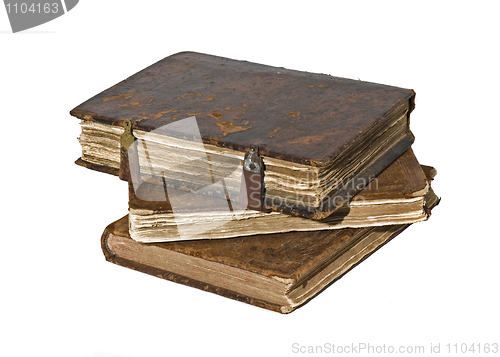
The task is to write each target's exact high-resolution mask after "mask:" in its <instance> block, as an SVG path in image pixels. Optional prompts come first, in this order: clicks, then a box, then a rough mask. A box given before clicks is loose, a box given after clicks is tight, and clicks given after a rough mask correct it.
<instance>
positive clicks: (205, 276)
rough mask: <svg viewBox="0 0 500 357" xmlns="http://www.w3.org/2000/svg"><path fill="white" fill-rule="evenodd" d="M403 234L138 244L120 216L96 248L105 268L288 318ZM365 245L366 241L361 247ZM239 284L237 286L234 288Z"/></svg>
mask: <svg viewBox="0 0 500 357" xmlns="http://www.w3.org/2000/svg"><path fill="white" fill-rule="evenodd" d="M407 226H408V225H400V226H384V227H372V228H358V229H354V228H352V229H351V228H347V229H341V230H336V231H328V232H325V231H320V232H293V233H280V234H267V235H261V236H251V237H241V238H231V239H214V240H197V241H184V242H169V243H148V244H146V243H139V242H136V241H134V240H133V239H131V238H130V237H129V234H128V218H127V216H125V217H123V218H122V219H120V220H118V221H116V222H113V223H112V224H110V225H109V226H108V227H107V228H106V229H105V231H104V233H103V235H102V238H101V247H102V250H103V252H104V255H105V257H106V260H108V261H110V262H112V263H115V264H118V265H121V266H124V267H127V268H130V269H134V270H137V271H140V272H143V273H147V274H150V275H153V276H156V277H159V278H162V279H166V280H171V281H174V282H176V283H180V284H184V285H187V286H191V287H194V288H197V289H201V290H205V291H209V292H211V293H215V294H218V295H222V296H224V297H227V298H231V299H234V300H238V301H242V302H245V303H248V304H252V305H255V306H258V307H262V308H266V309H269V310H273V311H277V312H281V313H289V312H291V311H293V310H295V309H296V308H298V307H299V306H301V305H303V304H304V303H306V302H307V301H309V300H310V299H311V298H313V297H314V296H315V295H317V294H318V293H320V292H321V291H322V290H323V289H324V288H326V287H327V286H328V285H330V284H331V283H333V282H334V281H335V280H337V279H339V278H340V277H342V276H343V275H344V274H345V273H346V272H347V271H349V270H350V269H352V268H353V267H354V266H355V265H357V264H359V262H361V261H362V260H364V259H366V258H367V257H368V256H369V255H370V254H372V253H373V252H374V251H375V250H377V249H378V248H380V247H381V246H382V245H384V244H385V243H387V242H388V241H389V240H391V239H392V238H394V237H395V236H396V235H398V234H399V233H400V232H401V231H403V230H404V229H405V228H406V227H407ZM368 238H369V241H367V242H363V240H364V239H368ZM356 244H359V245H360V246H359V249H353V248H354V247H356ZM350 249H353V250H352V251H350ZM172 253H173V254H172ZM155 258H156V259H155ZM336 259H339V261H340V260H341V262H340V264H335V260H336ZM331 265H336V266H334V267H332V268H331V269H328V271H327V273H326V274H321V271H320V270H321V269H324V268H325V267H328V266H331ZM218 268H219V269H221V270H220V271H218V270H217V269H218ZM325 269H326V268H325ZM323 275H325V276H323ZM239 281H241V282H242V284H237V283H238V282H239ZM280 287H281V288H280ZM306 287H307V289H305V288H306ZM266 289H269V291H267V290H266ZM256 291H257V292H256ZM262 295H264V296H262Z"/></svg>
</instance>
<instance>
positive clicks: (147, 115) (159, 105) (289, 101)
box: [71, 52, 415, 220]
mask: <svg viewBox="0 0 500 357" xmlns="http://www.w3.org/2000/svg"><path fill="white" fill-rule="evenodd" d="M414 95H415V94H414V92H413V91H412V90H408V89H402V88H397V87H392V86H388V85H382V84H375V83H368V82H363V81H359V80H350V79H344V78H338V77H333V76H330V75H324V74H315V73H308V72H300V71H295V70H289V69H284V68H278V67H271V66H266V65H261V64H256V63H251V62H247V61H238V60H232V59H228V58H223V57H217V56H212V55H205V54H200V53H194V52H182V53H178V54H175V55H172V56H169V57H167V58H165V59H163V60H161V61H159V62H157V63H155V64H153V65H152V66H150V67H148V68H146V69H144V70H142V71H140V72H138V73H136V74H134V75H132V76H131V77H129V78H127V79H125V80H123V81H121V82H120V83H118V84H116V85H113V86H111V87H110V88H108V89H106V90H105V91H103V92H101V93H99V94H97V95H96V96H94V97H93V98H91V99H89V100H87V101H85V102H84V103H82V104H80V105H79V106H78V107H76V108H75V109H73V110H72V111H71V114H72V115H73V116H75V117H77V118H80V119H82V122H81V125H82V135H81V136H80V142H81V144H82V157H81V159H79V160H78V161H77V163H79V164H81V165H83V166H86V167H88V168H92V169H96V170H99V171H103V172H106V173H111V174H116V175H118V174H119V172H120V160H121V157H120V147H121V146H120V138H121V135H122V134H123V132H124V126H125V125H126V124H125V123H130V125H131V128H130V129H131V130H132V134H133V136H134V137H135V138H136V139H138V140H141V142H142V144H141V145H139V153H138V157H139V160H142V161H143V162H144V163H147V165H146V164H144V165H143V166H141V170H142V169H143V168H144V167H145V166H148V168H152V170H155V172H156V174H159V173H161V176H162V177H164V178H166V179H169V180H171V182H172V184H173V185H174V186H175V185H177V187H181V186H184V185H186V184H187V185H189V184H192V185H197V184H199V183H200V182H198V181H196V180H197V179H198V176H197V172H198V171H199V165H198V164H197V163H198V162H200V157H201V156H200V155H199V154H200V151H205V152H206V153H207V155H209V156H214V155H226V156H227V155H231V156H232V157H236V158H239V159H241V161H243V158H244V156H245V154H247V153H249V151H250V148H251V147H257V148H258V153H259V155H260V156H261V157H262V159H263V167H264V171H263V176H264V177H263V184H264V188H265V191H264V192H265V194H263V197H262V201H263V207H264V208H265V209H267V210H274V211H280V212H285V213H289V214H293V215H298V216H302V217H306V218H313V219H318V220H319V219H323V218H326V217H328V216H329V215H330V214H331V213H333V212H334V211H336V210H337V209H338V208H339V206H341V205H342V204H343V203H345V202H349V201H350V200H352V198H353V197H354V195H355V194H357V193H358V192H359V191H361V190H362V189H363V188H364V186H366V185H367V184H368V183H369V182H370V181H371V180H372V179H373V178H374V177H376V176H377V175H379V174H380V173H381V172H382V171H383V170H384V169H385V168H387V167H388V166H389V165H390V164H391V163H392V162H394V161H395V160H396V159H397V158H398V157H399V156H401V155H402V154H403V153H404V152H405V151H406V150H407V149H408V148H409V147H410V145H411V144H412V142H413V135H412V134H411V132H410V131H409V125H408V123H409V114H410V112H411V111H412V110H413V107H414ZM188 119H191V120H192V122H189V123H192V124H193V125H194V127H193V128H189V129H185V128H184V129H185V130H184V129H182V130H181V129H179V127H182V126H183V125H184V124H182V122H183V121H184V123H188ZM179 123H181V124H179ZM190 125H191V124H190ZM184 127H186V125H184ZM183 130H184V131H183ZM159 132H161V133H162V135H156V134H157V133H159ZM190 140H191V141H194V142H196V143H198V141H197V140H199V143H202V145H203V146H202V147H201V149H200V146H199V145H194V144H186V141H190ZM193 154H194V155H195V156H196V160H193V161H195V162H190V159H189V158H190V157H192V155H193ZM208 160H209V163H208V164H209V165H211V167H214V165H213V162H212V163H211V162H210V158H208ZM216 166H217V165H215V167H216ZM216 169H217V167H216ZM221 172H222V171H221ZM141 173H144V172H141ZM303 182H306V184H302V183H303ZM350 183H354V184H350ZM235 187H236V186H235ZM228 192H231V187H228ZM290 193H291V194H293V195H296V196H297V197H298V198H297V199H289V200H288V201H286V200H284V198H285V197H288V196H289V195H290ZM303 197H307V200H306V203H303V202H304V200H303Z"/></svg>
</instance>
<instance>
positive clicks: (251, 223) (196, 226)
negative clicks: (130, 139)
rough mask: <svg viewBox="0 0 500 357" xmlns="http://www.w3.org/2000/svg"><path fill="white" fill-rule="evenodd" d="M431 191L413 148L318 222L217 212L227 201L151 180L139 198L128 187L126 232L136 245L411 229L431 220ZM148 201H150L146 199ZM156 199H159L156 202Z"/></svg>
mask: <svg viewBox="0 0 500 357" xmlns="http://www.w3.org/2000/svg"><path fill="white" fill-rule="evenodd" d="M429 191H430V181H428V179H427V178H426V176H425V174H424V172H423V170H422V168H421V166H420V165H419V163H418V161H417V159H416V157H415V155H414V154H413V151H412V149H409V150H408V151H407V152H406V153H404V154H403V155H402V156H401V157H400V158H398V159H397V160H396V161H395V162H394V163H393V164H392V165H391V166H389V167H388V168H387V169H386V170H384V171H383V172H382V173H381V174H380V175H379V176H378V177H377V178H376V179H375V180H374V181H372V182H371V183H370V184H369V185H368V186H367V187H365V188H364V189H363V190H362V191H361V192H360V193H358V194H357V195H356V196H355V197H354V199H353V200H352V201H351V202H350V204H349V205H346V206H345V207H342V208H341V209H339V210H337V211H336V212H335V213H333V214H332V215H330V216H329V217H327V218H325V219H324V220H322V221H315V220H311V219H306V218H302V217H294V216H291V215H287V214H283V213H280V212H271V213H264V212H260V211H255V210H232V211H230V210H228V209H227V210H226V211H222V210H221V211H215V209H214V207H219V206H221V205H222V206H223V205H226V207H227V201H223V202H220V201H222V200H220V199H217V198H211V197H201V196H200V195H196V194H191V193H188V192H185V191H181V190H173V189H171V190H168V192H166V191H165V190H164V187H163V185H162V182H161V181H158V182H154V181H153V180H151V181H149V182H145V183H144V184H143V185H141V187H140V188H139V190H138V192H137V194H136V192H135V190H134V187H133V185H132V184H129V224H130V227H129V228H130V232H129V233H130V237H131V238H132V239H134V240H136V241H139V242H167V241H176V240H190V239H220V238H231V237H241V236H253V235H258V234H270V233H283V232H291V231H317V230H331V229H341V228H359V227H370V226H382V225H397V224H399V225H400V224H410V223H416V222H420V221H423V220H426V219H427V218H428V217H429V214H430V212H429V210H427V209H426V204H427V200H429V199H431V200H432V199H434V197H430V198H429V195H433V193H429ZM169 194H173V195H177V196H176V197H175V199H181V200H183V201H185V203H186V204H185V209H184V210H179V209H177V210H176V211H175V212H174V210H173V208H172V205H171V204H170V202H169V200H168V197H169ZM149 197H152V199H151V200H148V198H149ZM141 198H142V199H141ZM155 198H162V200H158V201H155Z"/></svg>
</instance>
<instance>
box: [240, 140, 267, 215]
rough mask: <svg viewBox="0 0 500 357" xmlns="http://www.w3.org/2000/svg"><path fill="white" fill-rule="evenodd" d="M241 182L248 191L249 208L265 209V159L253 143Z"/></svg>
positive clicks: (244, 165)
mask: <svg viewBox="0 0 500 357" xmlns="http://www.w3.org/2000/svg"><path fill="white" fill-rule="evenodd" d="M241 184H242V190H243V188H244V189H245V191H246V193H247V202H248V203H247V208H248V209H252V210H256V211H264V210H265V209H264V192H265V190H264V160H263V159H262V157H261V156H260V155H259V147H258V146H257V145H252V146H251V147H250V150H249V152H248V153H246V154H245V159H244V160H243V177H242V180H241ZM243 185H244V187H243Z"/></svg>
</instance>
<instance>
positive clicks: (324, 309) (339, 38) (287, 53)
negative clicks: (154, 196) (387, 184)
mask: <svg viewBox="0 0 500 357" xmlns="http://www.w3.org/2000/svg"><path fill="white" fill-rule="evenodd" d="M471 4H472V3H470V4H465V3H459V2H447V3H444V2H443V3H438V2H428V3H422V2H412V4H409V3H406V4H403V3H402V2H394V3H389V2H367V3H356V4H352V5H345V4H339V3H333V2H323V3H319V2H313V1H308V2H301V3H300V4H299V3H295V4H294V3H292V2H290V1H287V2H281V3H274V2H271V1H264V2H257V1H254V2H248V3H247V4H241V3H239V2H236V1H231V2H217V1H203V2H195V1H189V2H184V3H183V4H181V2H180V1H176V2H171V1H157V2H153V1H143V2H139V1H137V2H128V1H111V0H107V1H96V0H83V1H81V2H80V3H79V4H78V5H77V6H76V7H75V8H74V9H73V10H71V11H70V12H69V13H68V14H66V15H64V16H62V17H60V18H58V19H56V20H54V21H52V22H49V23H47V24H44V25H41V26H39V27H36V28H34V29H31V30H28V31H25V32H22V33H18V34H12V33H10V26H9V23H8V19H7V15H6V12H5V11H4V10H3V9H0V32H1V33H0V51H1V57H0V58H1V59H0V61H1V66H0V100H1V107H0V118H1V124H2V125H1V128H0V143H1V148H2V152H1V155H0V163H1V168H0V170H1V175H0V183H1V189H2V191H1V193H0V197H1V214H0V222H1V230H0V232H1V233H0V234H1V245H0V253H1V255H0V274H1V275H0V276H1V278H0V328H1V330H2V331H0V355H2V356H85V357H88V356H95V357H131V356H179V355H197V356H205V355H228V356H239V355H243V356H246V355H248V356H258V355H264V356H271V355H276V356H278V355H280V356H281V355H300V354H297V353H293V351H294V350H293V344H294V343H296V344H298V345H300V346H309V345H323V344H325V343H334V344H336V345H350V344H351V343H354V344H357V343H360V342H364V343H371V344H372V345H383V344H386V345H393V346H396V347H397V346H400V345H403V346H408V345H409V346H415V345H423V346H425V348H426V351H427V352H429V346H430V344H431V343H432V344H433V345H436V344H438V343H440V344H441V353H442V354H444V352H446V346H445V345H446V344H447V343H469V344H471V343H492V342H497V343H500V333H499V332H500V324H499V317H500V314H499V302H500V293H499V275H498V273H499V267H500V263H499V260H498V257H499V252H500V235H499V233H498V222H499V217H498V214H499V209H498V206H497V203H496V199H497V198H498V182H499V177H498V161H499V159H498V151H499V149H498V145H499V141H500V139H499V129H500V127H499V119H500V118H499V114H498V113H499V111H498V101H499V96H498V94H499V90H498V88H499V83H500V76H499V69H498V64H499V62H500V56H499V54H498V47H499V37H498V36H499V34H500V26H499V24H498V22H499V21H498V14H499V11H498V6H495V2H476V3H475V4H474V5H471ZM186 50H190V51H197V52H203V53H209V54H215V55H219V56H225V57H229V58H235V59H245V60H248V61H252V62H258V63H263V64H268V65H274V66H278V67H286V68H291V69H297V70H304V71H309V72H318V73H327V74H331V75H334V76H339V77H347V78H353V79H358V78H359V79H361V80H364V81H372V82H378V83H384V84H390V85H395V86H400V87H404V88H412V89H414V90H415V91H416V93H417V97H416V98H417V99H416V109H415V111H414V112H413V113H412V116H411V129H412V131H413V133H414V134H415V136H416V141H415V144H414V146H413V148H414V151H415V153H416V155H417V157H418V159H419V161H420V163H422V164H427V165H433V166H435V167H436V168H437V169H438V176H437V177H436V180H435V181H434V183H433V185H434V187H435V191H436V193H437V194H438V195H439V196H441V197H442V202H441V204H440V205H439V206H438V207H437V208H436V209H435V210H434V212H433V216H432V217H431V219H430V220H429V221H427V222H423V223H418V224H415V225H413V226H412V227H410V228H409V229H407V230H406V231H405V232H404V233H403V234H402V235H400V236H399V237H397V238H396V239H395V240H394V241H392V242H391V243H389V244H388V245H387V246H385V247H384V248H382V249H381V250H380V251H378V252H377V253H376V254H375V255H373V256H372V257H370V258H369V259H368V260H367V261H365V262H364V263H363V264H361V265H360V266H358V267H356V268H355V269H354V270H353V271H352V272H350V273H348V274H347V275H346V276H345V277H344V278H342V279H341V280H339V281H338V282H336V283H335V284H334V285H332V286H331V287H329V288H328V289H327V290H326V291H324V292H323V293H321V294H320V295H318V296H317V297H316V298H315V299H314V300H312V301H311V302H310V303H308V304H307V305H305V306H304V307H302V308H300V309H298V310H297V311H295V312H293V313H292V314H290V315H280V314H278V313H274V312H270V311H267V310H263V309H259V308H256V307H253V306H250V305H246V304H243V303H240V302H237V301H233V300H229V299H225V298H222V297H220V296H217V295H214V294H209V293H206V292H203V291H199V290H196V289H192V288H189V287H186V286H182V285H178V284H174V283H171V282H168V281H164V280H161V279H158V278H154V277H151V276H148V275H145V274H141V273H138V272H134V271H131V270H129V269H125V268H122V267H119V266H116V265H114V264H111V263H108V262H106V261H105V259H104V256H103V255H102V252H101V248H100V236H101V233H102V231H103V230H104V228H105V227H106V226H107V225H108V224H109V223H110V222H112V221H114V220H116V219H118V218H120V217H122V216H123V215H125V214H126V213H127V187H126V184H125V183H124V182H121V181H120V180H118V179H117V178H116V177H114V176H109V175H105V174H102V173H98V172H95V171H91V170H87V169H84V168H82V167H79V166H77V165H75V164H74V163H73V162H74V161H75V160H76V159H77V158H78V157H79V156H80V146H79V144H78V142H77V137H78V135H79V132H80V128H79V125H78V120H77V119H76V118H73V117H71V116H70V115H69V111H70V110H71V109H73V108H74V107H76V106H77V105H79V104H80V103H81V102H83V101H85V100H87V99H88V98H90V97H92V96H94V95H95V94H97V93H99V92H100V91H102V90H104V89H106V88H108V87H110V86H112V85H114V84H116V83H117V82H119V81H121V80H122V79H124V78H126V77H128V76H129V75H132V74H133V73H135V72H137V71H139V70H141V69H142V68H144V67H146V66H148V65H150V64H152V63H154V62H156V61H158V60H160V59H162V58H164V57H166V56H168V55H171V54H174V53H176V52H180V51H186ZM470 354H471V355H473V354H472V353H470ZM477 354H478V353H477V351H476V353H475V355H477ZM490 355H491V354H490Z"/></svg>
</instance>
